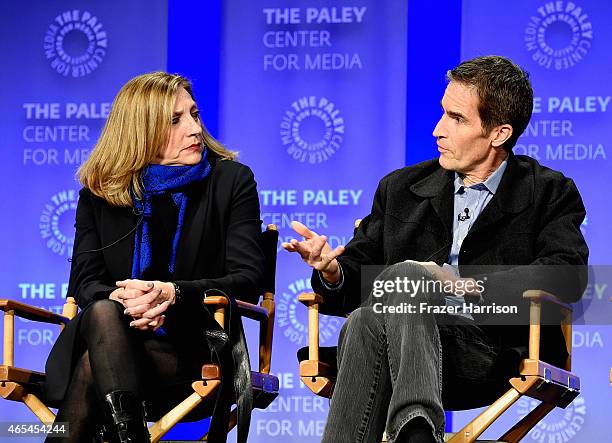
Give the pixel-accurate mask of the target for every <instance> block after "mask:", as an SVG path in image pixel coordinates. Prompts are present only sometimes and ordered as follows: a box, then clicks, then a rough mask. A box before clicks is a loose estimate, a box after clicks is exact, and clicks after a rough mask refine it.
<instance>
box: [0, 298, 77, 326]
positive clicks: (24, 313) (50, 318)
mask: <svg viewBox="0 0 612 443" xmlns="http://www.w3.org/2000/svg"><path fill="white" fill-rule="evenodd" d="M0 310H2V311H4V312H8V311H14V312H15V314H17V315H18V316H19V317H22V318H27V319H28V320H34V321H39V322H43V323H53V324H57V325H65V324H66V323H68V322H69V321H70V319H69V318H67V317H64V316H63V315H59V314H56V313H55V312H51V311H47V310H46V309H41V308H37V307H35V306H30V305H27V304H25V303H21V302H18V301H15V300H6V299H2V300H0Z"/></svg>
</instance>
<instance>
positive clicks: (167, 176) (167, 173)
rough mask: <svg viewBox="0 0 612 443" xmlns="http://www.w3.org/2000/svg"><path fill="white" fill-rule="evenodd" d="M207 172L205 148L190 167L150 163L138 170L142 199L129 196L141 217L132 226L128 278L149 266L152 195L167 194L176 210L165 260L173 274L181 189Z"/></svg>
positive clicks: (181, 213)
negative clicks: (133, 232) (130, 264)
mask: <svg viewBox="0 0 612 443" xmlns="http://www.w3.org/2000/svg"><path fill="white" fill-rule="evenodd" d="M209 172H210V163H209V162H208V160H206V149H204V152H202V160H201V161H200V163H198V164H197V165H193V166H165V165H157V164H152V165H149V166H147V167H146V168H145V169H144V170H143V173H142V176H141V179H142V184H143V194H142V199H139V198H137V197H136V196H135V195H132V201H133V203H134V210H135V212H136V213H137V214H141V217H143V219H142V222H141V223H140V225H139V226H138V229H136V234H135V237H134V257H133V259H132V278H141V276H142V275H143V273H144V271H146V270H147V269H148V268H149V267H150V266H151V250H152V248H151V237H150V233H149V221H150V220H151V217H152V216H153V208H152V199H153V196H154V195H161V194H165V193H170V195H171V196H172V200H174V203H175V204H176V206H177V208H178V210H179V212H178V223H177V225H176V232H175V233H174V239H173V241H172V254H171V256H170V262H169V263H168V270H169V271H170V274H171V275H172V274H173V273H174V264H175V262H176V249H177V247H178V242H179V238H180V236H181V228H182V227H183V221H184V218H185V208H186V207H187V196H186V195H185V193H184V192H183V191H182V190H181V191H178V189H181V188H183V187H184V186H186V185H189V184H190V183H194V182H197V181H200V180H203V179H204V178H205V177H206V176H207V175H208V174H209Z"/></svg>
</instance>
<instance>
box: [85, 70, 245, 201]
mask: <svg viewBox="0 0 612 443" xmlns="http://www.w3.org/2000/svg"><path fill="white" fill-rule="evenodd" d="M180 88H185V90H186V91H187V92H188V93H189V95H191V97H192V98H193V90H192V87H191V83H190V82H189V80H187V79H186V78H185V77H182V76H180V75H174V74H168V73H166V72H152V73H149V74H143V75H139V76H138V77H135V78H133V79H131V80H130V81H129V82H127V83H126V84H125V85H124V86H123V87H122V88H121V90H120V91H119V93H118V94H117V96H116V97H115V100H114V101H113V106H112V108H111V110H110V113H109V115H108V119H107V120H106V123H105V125H104V128H103V129H102V134H101V135H100V138H99V139H98V142H97V143H96V146H95V147H94V149H93V151H92V152H91V155H90V156H89V158H88V159H87V160H86V161H85V162H84V163H83V164H82V165H81V167H80V168H79V170H78V172H77V176H78V178H79V181H80V182H81V184H82V185H83V186H85V187H87V188H89V189H90V190H91V192H92V193H93V194H95V195H97V196H98V197H101V198H103V199H104V200H106V201H107V202H108V203H110V204H111V205H113V206H133V203H132V195H131V192H134V194H135V195H136V196H138V197H141V196H142V186H141V181H140V174H141V172H142V170H143V169H144V168H145V167H146V166H147V165H149V164H150V163H151V162H152V161H153V160H154V159H155V158H156V157H157V155H158V154H159V151H160V149H161V148H162V147H164V146H165V145H166V144H167V143H168V137H169V134H170V126H171V124H172V114H173V111H174V103H175V100H176V93H177V91H178V90H179V89H180ZM194 100H195V99H194ZM202 139H203V142H204V145H205V146H206V148H207V149H208V151H209V153H210V151H212V152H213V153H214V154H216V155H217V156H218V157H220V158H221V159H223V160H233V159H234V158H235V157H236V153H235V152H232V151H229V150H227V149H226V148H225V147H224V146H223V145H222V144H221V143H219V142H218V141H217V140H215V139H214V138H213V137H212V136H211V135H210V134H209V133H208V131H207V130H206V128H205V127H204V125H202Z"/></svg>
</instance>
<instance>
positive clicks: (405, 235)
mask: <svg viewBox="0 0 612 443" xmlns="http://www.w3.org/2000/svg"><path fill="white" fill-rule="evenodd" d="M453 181H454V172H452V171H446V170H444V169H442V168H441V167H440V165H439V163H438V160H437V159H436V160H430V161H426V162H423V163H420V164H417V165H415V166H410V167H406V168H403V169H399V170H397V171H394V172H392V173H391V174H389V175H387V176H386V177H384V178H383V179H382V180H381V181H380V183H379V186H378V189H377V191H376V194H375V197H374V203H373V205H372V211H371V213H370V214H369V215H368V216H367V217H365V218H364V219H363V221H362V223H361V224H360V226H359V228H358V230H357V232H356V233H355V236H354V238H353V239H352V240H351V241H350V242H349V243H348V245H347V246H346V250H345V252H344V253H343V254H342V256H340V257H339V258H338V261H339V263H340V265H341V267H342V271H343V275H344V283H343V285H342V287H341V288H340V289H339V290H336V291H329V290H327V289H326V288H325V287H324V286H323V285H322V284H321V280H320V278H319V275H318V274H317V273H315V274H313V278H312V285H313V288H314V289H315V290H316V291H317V292H320V293H322V294H325V295H326V302H325V304H323V305H322V306H321V310H322V312H325V313H331V314H336V315H338V314H346V313H348V312H350V311H352V310H353V309H355V308H356V307H357V306H358V305H359V303H360V301H361V300H360V296H359V294H360V267H361V266H362V265H391V264H394V263H398V262H401V261H404V260H408V259H411V260H416V261H428V260H433V261H436V262H437V263H438V264H442V263H444V262H445V261H446V260H447V259H448V256H449V253H450V249H451V242H452V227H453V217H456V214H454V213H453V210H454V208H453V202H454V200H453V199H454V186H453ZM585 214H586V212H585V208H584V205H583V203H582V199H581V198H580V194H579V193H578V190H577V188H576V186H575V185H574V183H573V181H572V180H571V179H569V178H567V177H565V176H563V175H562V174H561V173H559V172H556V171H553V170H551V169H549V168H546V167H543V166H541V165H540V164H539V163H538V162H537V161H536V160H534V159H532V158H530V157H526V156H515V155H514V154H510V156H509V158H508V165H507V169H506V171H505V173H504V175H503V177H502V180H501V182H500V185H499V188H498V190H497V192H496V194H495V195H494V197H493V198H492V200H491V201H490V202H489V204H488V205H487V206H486V208H485V209H484V210H483V212H482V213H481V214H480V216H479V217H478V219H477V220H476V222H475V223H474V225H473V226H472V228H471V229H470V232H469V233H468V235H467V236H466V238H465V240H464V241H463V244H462V246H461V250H460V254H459V263H460V269H461V270H462V275H464V274H465V272H463V271H464V270H466V269H467V268H469V267H470V265H507V266H509V267H515V266H517V265H586V264H587V258H588V248H587V245H586V243H585V241H584V238H583V236H582V233H581V231H580V224H581V223H582V221H583V220H584V217H585ZM578 267H579V268H580V269H581V270H580V272H578V273H571V272H568V273H562V275H561V277H560V278H559V279H558V280H557V281H556V282H555V283H556V285H554V287H549V286H546V285H548V284H549V283H550V281H546V282H542V281H541V280H540V279H539V276H538V275H539V274H538V273H534V272H530V270H529V269H524V268H514V269H512V270H509V271H505V272H496V273H489V274H487V285H486V291H485V293H484V294H483V296H484V299H485V302H495V301H501V302H504V301H507V299H506V300H499V298H501V297H502V296H505V295H506V294H508V292H509V291H511V292H512V296H513V297H517V298H519V299H520V297H521V295H522V292H523V291H524V290H527V289H544V290H549V291H552V292H553V293H555V294H557V295H558V296H559V297H561V298H562V299H563V300H565V301H567V302H573V301H576V300H577V299H578V298H580V296H581V295H582V292H583V291H584V288H585V286H586V269H583V268H582V266H578ZM532 269H533V268H532ZM532 269H531V270H532ZM467 272H468V274H469V269H467ZM486 329H487V332H488V333H489V335H491V336H492V337H493V339H498V341H499V342H500V344H501V345H502V346H503V345H506V346H515V345H526V344H527V337H528V330H527V329H526V328H525V327H519V329H518V330H517V329H516V328H515V327H513V326H504V327H490V328H486ZM559 331H560V329H559V328H556V329H555V333H554V334H553V335H554V336H555V341H556V344H557V345H558V346H557V347H560V346H561V345H560V344H559V343H560V342H559V341H558V338H559Z"/></svg>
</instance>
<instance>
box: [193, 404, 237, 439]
mask: <svg viewBox="0 0 612 443" xmlns="http://www.w3.org/2000/svg"><path fill="white" fill-rule="evenodd" d="M237 423H238V409H237V408H234V409H233V410H232V412H230V416H229V420H228V423H227V432H228V433H229V432H230V431H231V430H232V429H234V427H235V426H236V424H237ZM200 441H208V432H207V433H206V434H204V435H203V436H202V438H200Z"/></svg>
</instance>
